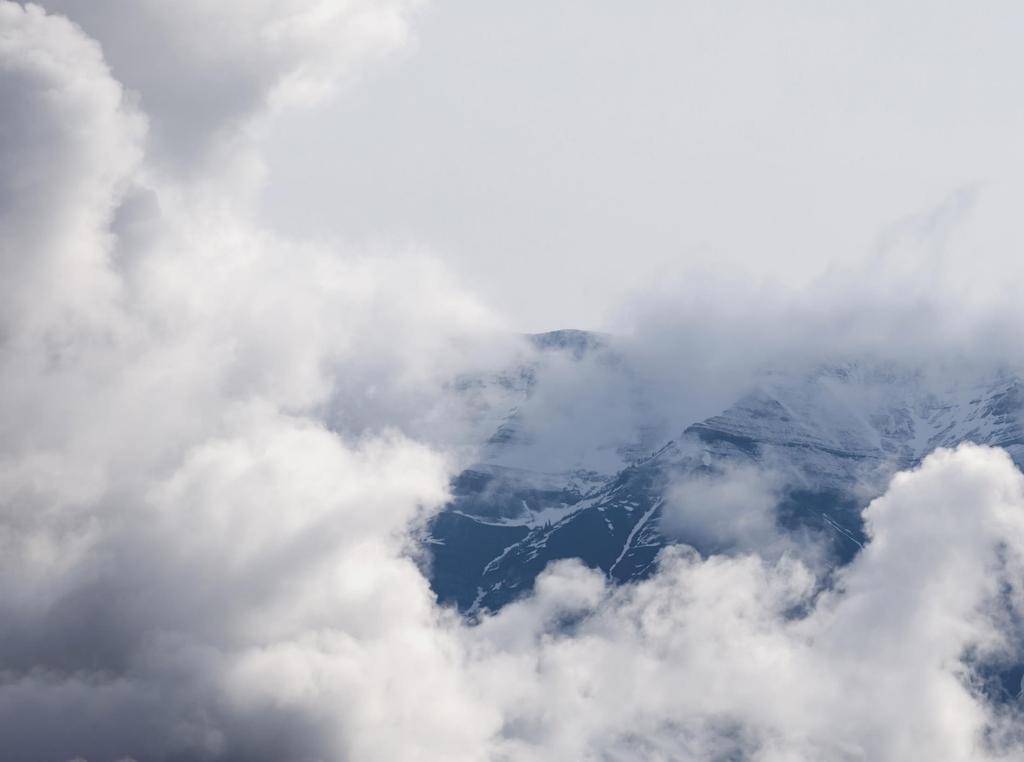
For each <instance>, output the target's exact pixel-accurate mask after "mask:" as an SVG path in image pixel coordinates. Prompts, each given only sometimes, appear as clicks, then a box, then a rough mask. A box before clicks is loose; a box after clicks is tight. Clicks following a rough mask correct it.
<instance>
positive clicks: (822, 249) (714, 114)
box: [262, 0, 1024, 331]
mask: <svg viewBox="0 0 1024 762" xmlns="http://www.w3.org/2000/svg"><path fill="white" fill-rule="evenodd" d="M1022 34H1024V11H1022V10H1021V8H1020V6H1019V5H1018V4H1015V3H1006V2H991V3H985V4H984V5H983V6H981V7H977V6H971V5H965V4H963V3H948V2H939V3H930V4H929V5H928V7H927V8H926V9H925V8H922V7H921V5H920V3H914V2H904V1H902V0H897V2H891V3H855V4H851V3H814V2H793V1H792V0H783V1H781V2H775V3H742V2H722V3H694V2H662V1H661V0H652V2H645V3H642V4H640V5H639V6H638V5H637V4H635V3H633V4H627V3H621V2H610V1H605V0H601V1H600V2H577V1H575V0H553V1H552V2H543V3H540V2H525V3H502V4H493V3H478V2H472V0H437V1H436V2H433V3H430V4H427V5H426V6H424V7H422V8H420V9H418V11H417V12H416V15H415V21H414V23H413V29H412V35H413V40H412V42H411V44H410V46H409V47H408V48H407V49H406V50H405V51H403V53H402V54H401V55H400V56H396V57H395V58H394V59H392V60H390V61H388V62H387V63H386V64H385V65H383V66H381V67H380V68H379V69H377V70H375V71H373V72H372V73H369V74H367V75H366V77H365V78H364V79H363V80H362V81H360V82H358V83H356V84H354V86H353V87H352V88H351V90H350V91H349V92H347V93H346V96H345V97H344V98H339V99H338V100H336V101H335V102H334V103H333V104H331V105H330V106H328V107H326V108H324V109H319V110H315V111H305V112H295V113H294V114H293V115H292V116H289V117H286V118H284V119H281V120H279V121H278V122H277V123H276V124H275V125H274V126H273V127H272V128H271V129H270V130H269V136H268V148H267V159H266V160H267V165H268V169H269V171H270V173H271V176H272V177H274V178H275V180H274V182H271V183H269V184H268V186H267V188H266V189H265V192H264V199H263V207H262V208H263V210H264V214H265V215H266V218H267V219H269V220H271V221H273V223H274V224H275V226H278V227H280V229H282V230H286V231H288V232H289V233H292V234H314V235H321V234H323V235H334V234H340V235H345V236H349V237H352V238H355V239H360V240H363V239H370V240H376V239H384V240H387V241H391V242H397V243H403V244H409V245H416V246H423V247H427V248H429V249H430V250H432V251H434V252H435V253H436V254H437V256H439V257H441V258H443V259H444V260H445V261H446V262H447V263H448V264H450V265H451V266H452V268H453V269H454V270H455V271H456V272H457V273H458V274H459V275H460V277H462V278H463V279H464V280H465V282H466V283H467V284H468V285H469V287H470V288H472V289H473V290H475V291H476V292H478V293H480V294H482V295H483V297H484V298H485V300H486V301H487V302H488V303H489V304H491V305H494V306H495V307H496V308H497V309H500V310H501V311H502V313H503V314H505V315H507V316H508V318H509V320H510V322H511V324H513V325H515V326H517V327H519V328H520V329H522V330H530V331H539V330H550V329H554V328H562V327H578V328H594V329H609V330H613V331H617V330H624V329H625V328H626V326H627V323H628V321H627V319H626V318H625V317H624V316H623V315H622V314H621V311H620V310H619V309H618V307H619V305H620V304H621V303H622V301H623V300H625V299H628V298H629V297H630V296H631V295H633V294H635V293H637V292H642V291H643V290H644V289H645V288H647V287H648V286H650V285H651V284H653V283H658V282H661V281H663V280H664V279H666V278H669V279H679V278H682V277H686V276H687V275H688V274H689V273H691V272H692V271H700V270H702V269H705V268H708V267H710V268H713V269H716V270H719V269H721V270H724V271H726V272H732V271H738V272H740V273H742V277H744V278H747V279H753V278H761V279H765V280H767V281H776V280H781V281H784V282H786V283H790V284H792V283H801V284H806V283H810V282H813V280H814V279H815V278H816V277H818V276H819V275H820V274H821V273H822V272H823V271H824V270H826V269H827V268H828V267H829V266H831V265H835V264H836V263H839V264H848V263H850V262H860V261H863V260H864V259H865V258H866V257H868V256H869V255H870V254H871V252H872V250H873V249H874V248H875V247H876V246H877V245H878V239H879V237H880V236H882V235H883V234H884V231H885V230H886V229H887V228H888V227H889V226H891V225H893V224H897V223H898V222H899V221H900V220H903V219H904V218H906V217H908V216H911V215H916V214H923V213H925V212H927V211H928V210H930V209H933V208H935V207H938V206H940V205H941V204H942V203H943V202H945V201H946V200H947V199H948V198H949V197H951V196H953V195H955V194H956V193H958V192H963V191H965V190H971V189H976V188H980V187H990V186H995V187H996V188H998V187H999V186H1000V185H1001V184H1003V183H1008V182H1014V181H1015V180H1016V179H1017V178H1019V177H1020V176H1021V172H1022V170H1024V146H1022V141H1021V140H1020V135H1021V134H1024V105H1022V104H1021V100H1020V98H1019V97H1018V93H1019V92H1020V91H1021V89H1022V87H1024V81H1022V78H1024V73H1022V72H1024V66H1022V65H1021V63H1022V61H1021V53H1020V47H1019V44H1018V42H1019V40H1020V38H1021V36H1022ZM299 188H301V189H302V192H297V190H296V189H299ZM693 277H697V276H696V275H694V276H693Z"/></svg>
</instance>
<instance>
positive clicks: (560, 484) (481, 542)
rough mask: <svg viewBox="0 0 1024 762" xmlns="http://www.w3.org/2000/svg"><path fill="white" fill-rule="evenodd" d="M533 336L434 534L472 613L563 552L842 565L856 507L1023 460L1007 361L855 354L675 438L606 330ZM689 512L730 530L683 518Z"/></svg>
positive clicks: (624, 575) (773, 382) (755, 395)
mask: <svg viewBox="0 0 1024 762" xmlns="http://www.w3.org/2000/svg"><path fill="white" fill-rule="evenodd" d="M531 342H532V343H533V345H534V346H535V347H536V349H537V353H538V359H537V360H536V361H535V362H534V363H533V364H532V365H531V366H529V367H527V368H524V369H520V370H519V371H518V372H517V373H513V374H512V375H514V376H515V377H516V378H519V379H525V381H523V383H521V384H520V386H519V387H517V389H516V395H517V396H516V399H515V400H514V401H513V404H512V405H511V407H510V408H509V409H508V411H507V412H506V414H505V415H504V416H503V417H502V419H501V421H500V423H499V424H498V425H497V426H496V428H495V431H494V433H493V434H492V436H491V437H490V439H489V441H488V442H487V444H486V446H485V447H484V448H483V449H482V452H483V454H484V456H483V458H482V461H483V462H481V463H479V464H477V465H475V466H473V467H471V468H469V469H467V470H466V471H465V472H463V473H462V474H461V475H460V476H459V477H458V478H457V479H456V480H455V483H454V484H453V492H454V500H453V501H452V503H451V504H450V505H449V506H448V507H447V509H446V510H445V511H443V512H442V513H441V514H440V515H438V516H437V517H436V518H435V519H434V521H433V522H432V523H431V525H430V527H429V536H428V537H427V538H426V541H427V542H428V543H429V547H430V550H431V554H430V555H431V563H430V575H431V582H432V585H433V587H434V590H435V592H436V593H437V594H438V597H439V599H440V600H442V601H443V602H446V603H452V604H455V605H457V606H458V607H459V608H460V609H461V610H463V611H465V612H473V611H475V610H477V609H479V608H489V609H496V608H500V607H501V606H503V605H504V604H506V603H508V602H509V601H511V600H514V599H515V598H516V597H517V596H519V595H521V594H523V593H524V592H525V591H528V590H529V589H531V587H532V585H533V582H534V580H535V578H536V576H537V575H538V574H539V573H540V572H541V571H542V570H543V569H544V567H545V566H546V565H547V564H548V563H550V562H551V561H554V560H556V559H560V558H579V559H581V560H582V561H583V562H584V563H586V564H588V565H590V566H592V567H596V568H600V569H602V570H603V571H604V572H605V573H606V574H607V575H608V576H609V577H610V578H612V579H614V580H616V581H619V582H626V581H629V580H634V579H638V578H642V577H643V576H645V575H646V574H649V573H650V572H651V570H652V569H653V568H654V565H655V563H656V558H657V555H658V553H659V551H660V550H661V549H662V548H664V547H665V546H666V545H668V544H670V543H686V544H688V545H691V546H693V547H694V548H696V549H697V550H698V551H699V552H702V553H722V552H726V553H728V552H732V551H734V550H738V549H739V550H742V549H748V550H749V549H754V550H759V551H762V552H763V551H765V550H770V548H766V547H765V546H768V545H772V544H775V545H778V546H779V547H786V548H790V549H792V548H793V547H797V546H800V547H810V548H814V549H815V551H816V552H817V553H819V555H821V556H823V557H824V559H825V562H826V563H830V564H839V563H843V562H845V561H847V560H848V559H850V558H852V556H853V555H854V554H855V553H856V552H857V550H858V548H859V547H860V546H861V544H862V542H863V540H864V529H863V527H862V525H861V520H860V511H861V509H862V508H863V507H864V506H865V505H866V504H867V502H869V501H870V499H871V498H872V497H874V496H875V495H877V494H879V493H880V492H881V491H882V490H883V489H884V487H885V484H886V482H887V479H888V477H889V475H890V474H891V473H892V472H893V471H895V470H898V469H903V468H907V467H909V466H912V465H914V464H915V463H917V462H919V461H920V460H921V459H922V458H923V457H924V456H925V455H927V454H928V453H929V452H931V451H932V450H933V449H935V448H936V447H941V446H952V445H956V444H958V443H960V442H964V441H972V442H976V443H982V444H991V445H998V446H1001V447H1004V448H1006V449H1007V450H1008V451H1009V452H1010V454H1011V455H1012V456H1013V458H1014V459H1015V460H1016V461H1017V462H1018V463H1022V462H1024V425H1022V411H1024V382H1022V380H1021V378H1020V377H1019V376H1018V375H1017V374H1015V373H1012V372H1010V371H1007V370H1005V369H997V370H987V371H985V372H983V373H965V372H957V373H956V374H955V375H951V374H949V373H944V372H942V371H941V370H936V369H935V368H930V369H925V368H920V367H911V366H908V365H904V364H899V363H892V362H880V361H870V360H860V361H857V362H853V361H844V362H837V363H825V364H820V365H818V366H814V367H803V368H800V369H790V370H774V371H765V372H762V373H759V374H758V375H757V376H756V378H754V379H752V381H751V384H750V385H749V388H748V389H747V390H746V392H745V393H743V394H742V395H741V396H740V397H739V398H738V399H736V400H735V402H734V403H733V404H732V405H730V406H728V407H727V408H726V409H724V410H722V411H721V412H720V413H719V414H717V415H714V416H711V417H709V418H706V419H704V420H700V421H696V422H693V423H691V424H690V425H688V426H685V427H684V428H683V430H682V431H680V432H676V433H675V435H673V434H672V432H670V431H667V430H666V426H667V421H668V420H669V419H670V418H671V415H669V414H667V413H666V411H664V410H659V408H658V406H657V404H654V403H653V402H652V400H651V398H650V392H649V389H647V388H645V386H644V384H643V383H642V382H641V381H640V380H639V379H638V378H637V376H636V374H635V373H633V371H632V370H631V369H630V368H629V365H628V362H626V361H625V359H624V357H623V355H621V354H620V353H618V352H617V351H616V349H615V348H614V345H613V342H611V341H610V340H609V339H608V338H607V337H601V336H596V335H593V334H587V333H584V332H577V331H559V332H555V333H552V334H542V335H540V336H535V337H531ZM737 474H738V475H740V476H737ZM751 475H753V476H751ZM751 480H753V481H752V482H751ZM695 483H696V484H697V485H698V486H700V489H696V490H694V489H690V488H689V487H690V486H692V485H693V484H695ZM716 483H720V484H725V485H726V486H725V487H724V488H722V489H717V488H716V487H714V485H715V484H716ZM737 483H739V484H748V483H753V484H754V485H755V489H754V490H753V491H752V492H751V491H749V490H748V491H746V492H744V491H743V490H740V491H739V492H737V491H736V488H735V485H736V484H737ZM707 485H711V486H710V487H707ZM716 489H717V492H716ZM709 490H710V491H709ZM716 495H718V497H716ZM722 496H724V498H723V497H722ZM701 501H709V504H708V505H695V504H694V503H695V502H701ZM711 501H713V502H714V504H711ZM762 504H763V505H762ZM694 511H698V512H701V511H704V513H701V514H700V515H702V516H703V517H704V518H702V522H703V524H707V523H709V522H708V519H709V518H710V519H711V521H710V523H711V524H713V525H715V526H716V527H717V529H716V530H715V531H713V532H709V531H707V530H706V528H705V527H703V526H702V525H701V524H700V523H696V522H693V521H690V520H688V518H687V517H688V516H689V515H691V514H692V513H693V512H694ZM708 511H711V513H710V514H708V513H707V512H708ZM751 527H753V528H754V529H756V531H748V530H749V529H750V528H751Z"/></svg>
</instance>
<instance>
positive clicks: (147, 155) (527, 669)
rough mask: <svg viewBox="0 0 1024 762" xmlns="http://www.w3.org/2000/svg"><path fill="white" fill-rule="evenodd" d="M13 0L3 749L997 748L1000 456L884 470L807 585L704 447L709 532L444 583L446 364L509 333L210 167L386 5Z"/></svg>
mask: <svg viewBox="0 0 1024 762" xmlns="http://www.w3.org/2000/svg"><path fill="white" fill-rule="evenodd" d="M46 8H47V10H43V9H42V8H40V7H38V6H35V5H22V4H17V3H12V2H3V3H0V73H2V77H0V105H2V110H0V120H2V122H0V125H2V127H0V268H2V270H0V296H2V300H0V302H2V303H0V382H2V388H3V394H2V396H0V435H2V436H0V579H3V584H2V585H0V622H2V626H0V758H3V759H12V760H70V759H76V758H79V759H86V760H89V762H106V761H107V760H111V761H113V760H122V759H135V760H138V761H139V762H145V761H147V760H188V761H191V760H247V761H249V762H253V761H259V760H268V762H269V761H270V760H275V761H277V760H296V761H298V760H320V759H327V760H347V759H352V760H371V761H372V760H381V761H384V760H396V759H402V760H467V761H475V760H491V759H493V760H515V761H518V760H557V759H593V760H615V759H621V760H632V759H650V760H657V759H701V760H704V759H737V758H749V759H758V760H811V759H829V760H832V759H834V760H846V759H850V760H852V759H880V760H903V759H908V758H927V759H948V760H968V759H985V758H988V757H992V758H996V757H998V756H999V755H1000V754H1003V753H1005V754H1010V755H1013V754H1017V755H1019V754H1020V753H1021V749H1020V746H1019V741H1020V738H1019V737H1018V736H1019V732H1018V731H1017V729H1016V728H1017V727H1018V725H1017V724H1016V721H1017V717H1016V711H1017V709H1016V706H1015V705H1014V704H1013V703H1012V702H1006V701H1003V702H995V701H993V700H992V699H991V698H990V697H989V694H990V693H991V692H992V691H991V682H992V679H993V676H994V675H998V674H1000V669H1002V668H1003V667H1005V666H1009V665H1012V664H1015V663H1018V662H1019V661H1020V660H1021V654H1020V653H1018V651H1019V643H1020V636H1021V634H1022V633H1021V632H1020V628H1021V623H1020V622H1021V615H1022V613H1024V611H1022V607H1024V599H1022V592H1021V590H1020V582H1019V580H1020V579H1021V578H1024V568H1022V567H1024V484H1022V482H1024V477H1022V476H1021V474H1020V473H1019V472H1018V471H1017V469H1016V468H1015V467H1014V466H1013V464H1012V463H1011V462H1010V460H1009V458H1008V457H1007V456H1006V455H1005V454H1004V453H1002V452H1000V451H996V450H990V449H984V448H978V447H973V446H966V447H962V448H960V449H958V450H956V451H940V452H938V453H936V454H934V455H932V456H931V457H929V458H928V459H927V460H926V461H925V463H924V464H923V465H922V466H921V467H920V468H919V469H918V470H916V471H913V472H909V473H904V474H900V475H898V476H897V477H896V478H895V479H894V480H893V482H892V485H891V487H890V489H889V490H888V492H887V493H886V495H885V496H884V497H882V498H880V499H878V500H876V501H875V502H873V503H872V504H871V505H870V507H869V508H868V509H867V511H866V514H865V518H866V520H867V526H868V528H869V534H870V542H869V543H868V545H867V546H866V548H865V550H864V551H863V552H862V553H861V554H860V555H859V556H858V557H857V558H856V559H855V560H854V562H853V563H852V564H851V565H849V566H848V567H847V568H845V569H844V570H842V571H841V572H839V573H838V574H837V576H836V578H835V579H834V580H833V584H832V585H831V587H828V588H825V587H824V586H823V585H822V584H821V580H820V579H818V578H817V577H816V575H815V572H814V570H813V569H811V568H809V567H808V565H806V564H805V563H804V562H803V561H801V560H800V559H799V558H797V557H796V556H794V555H793V554H791V553H788V552H784V550H783V552H778V553H773V554H766V556H765V557H762V556H761V555H758V554H757V553H754V552H753V550H754V548H755V546H758V545H760V544H763V541H764V535H766V534H770V531H769V526H770V524H769V523H768V522H766V521H765V516H767V515H768V514H770V510H771V496H772V494H773V490H774V489H775V486H774V482H772V480H771V478H770V477H769V476H766V475H764V474H755V473H753V472H747V471H743V470H739V471H732V470H724V471H722V472H721V473H717V474H715V475H713V477H709V481H707V482H694V483H687V484H684V485H679V486H678V489H677V493H675V498H676V499H677V500H678V505H679V512H678V513H677V514H676V517H677V519H678V520H679V521H683V522H689V523H690V524H693V525H696V526H700V527H704V528H706V529H707V531H708V532H710V533H711V535H712V536H714V537H719V536H720V537H721V538H724V539H725V540H735V539H737V538H739V539H740V540H741V542H739V543H738V547H736V548H735V549H734V552H732V553H731V555H728V556H719V555H713V556H710V557H704V558H702V557H700V556H698V555H696V554H695V553H690V552H688V551H686V550H685V549H677V550H675V551H674V552H670V553H668V554H667V555H666V556H665V558H664V559H663V560H662V565H661V569H660V571H659V572H658V573H657V574H656V575H654V576H653V577H652V578H651V579H649V580H647V581H645V582H642V583H639V584H636V585H632V586H625V587H620V588H614V587H610V586H609V585H608V583H607V581H606V580H605V579H604V578H603V577H602V576H601V575H599V574H597V573H596V572H594V571H592V570H588V569H584V568H583V567H581V566H580V565H579V564H576V563H571V562H570V563H562V564H558V565H555V566H554V567H552V568H551V569H549V570H548V571H547V572H546V573H545V574H544V575H543V576H542V577H541V579H540V580H539V582H538V585H537V589H536V592H535V593H534V594H533V595H531V596H529V597H527V598H524V599H522V600H520V601H518V602H516V603H514V604H512V605H509V606H507V607H506V608H504V609H502V610H501V611H500V612H499V613H496V614H484V615H482V617H481V620H480V621H479V622H478V623H476V624H474V625H470V624H468V623H466V622H464V621H462V620H461V619H460V618H458V617H457V616H456V615H455V613H454V612H452V611H450V610H446V609H443V608H440V607H438V606H437V605H436V603H435V601H434V599H433V595H432V593H431V591H430V589H429V587H428V584H427V581H426V579H425V578H424V577H423V575H422V573H421V571H420V568H419V566H418V565H417V562H416V558H415V556H416V554H417V551H416V548H415V543H414V535H415V531H416V528H417V527H418V526H419V525H420V524H421V522H422V521H423V520H424V519H425V518H426V517H427V516H428V515H429V514H430V513H431V512H432V511H435V510H437V509H438V508H439V507H440V506H441V505H443V503H444V502H445V500H446V499H447V496H448V483H449V478H450V476H451V474H452V473H453V471H454V470H455V469H456V468H457V467H458V465H459V462H460V458H461V457H463V452H462V451H461V450H460V448H459V447H458V445H459V444H460V443H462V442H465V441H467V439H472V436H471V435H472V433H473V431H474V426H475V425H476V424H477V421H476V420H475V414H474V410H469V411H467V410H465V409H463V408H461V407H460V403H459V402H458V400H457V399H456V397H454V396H453V395H452V393H451V385H450V384H449V383H448V381H449V380H450V379H452V378H454V377H455V376H456V375H458V374H459V373H461V372H467V371H471V370H473V369H474V368H476V367H479V366H487V367H491V366H493V364H494V363H495V361H496V360H500V359H501V358H505V357H506V356H509V355H510V354H512V353H514V352H520V351H525V350H524V349H523V348H522V347H518V346H517V345H516V343H515V342H514V341H509V340H499V339H496V338H493V336H494V334H493V333H492V331H493V329H494V328H495V327H496V326H498V325H499V323H498V322H497V321H496V320H495V318H494V317H493V316H491V315H490V314H489V313H488V311H487V310H486V308H484V307H482V306H481V305H480V304H479V303H477V302H476V301H475V300H474V299H473V298H472V296H470V295H467V294H466V293H465V292H464V291H463V290H461V289H460V288H459V286H458V285H457V283H455V282H454V280H453V279H452V278H451V277H450V276H449V275H447V274H446V273H445V272H444V270H443V268H442V267H441V266H440V265H438V264H437V263H436V262H433V261H432V260H430V259H429V258H426V257H424V256H423V255H422V254H421V253H418V252H415V251H405V252H399V253H397V254H395V253H390V252H379V251H371V250H362V251H353V250H345V249H342V250H339V249H335V248H330V247H326V246H324V245H322V244H319V243H312V242H302V241H290V240H282V239H281V238H280V237H278V236H275V235H274V234H272V233H270V232H268V231H266V230H264V229H263V228H262V227H261V226H260V225H259V224H258V223H257V221H255V220H254V219H253V216H252V214H251V213H250V212H249V211H248V208H247V206H246V204H245V198H244V196H245V194H244V188H245V186H246V181H245V178H243V181H242V182H239V178H238V175H236V174H235V172H236V169H237V165H236V164H235V163H234V161H233V159H232V156H233V155H234V154H233V152H234V151H236V150H237V151H238V153H239V154H240V155H246V156H248V155H249V152H250V151H251V150H253V145H254V144H253V143H252V142H250V140H249V137H250V136H248V135H246V134H245V133H246V130H247V129H248V128H249V127H251V126H252V124H253V120H254V119H258V118H263V117H265V116H266V114H267V113H269V112H268V111H267V109H268V108H271V109H272V108H273V107H275V106H278V105H281V104H283V103H286V102H288V101H289V100H292V99H294V98H300V99H304V98H305V96H306V95H307V94H309V93H314V94H320V93H321V92H322V91H323V90H324V89H325V88H329V87H330V86H332V84H333V83H335V82H336V81H337V78H338V76H341V77H342V78H344V77H345V76H352V75H353V73H354V72H355V71H356V68H355V67H358V66H361V65H362V64H364V63H365V62H367V61H372V60H374V59H376V58H377V57H378V56H379V55H380V54H382V53H383V52H386V51H389V50H392V49H393V48H395V46H396V45H399V44H400V43H402V42H403V41H404V40H405V39H406V38H407V36H408V29H407V24H408V10H409V8H408V7H407V5H406V4H402V3H395V4H370V3H366V4H361V3H338V4H334V3H319V2H314V1H313V0H309V1H308V2H299V1H298V0H296V2H290V3H266V4H264V3H259V4H217V5H216V8H214V7H213V6H211V5H209V4H204V3H184V4H180V3H179V4H176V5H175V6H174V8H173V11H172V10H170V6H168V7H167V8H164V6H163V5H160V4H155V3H138V4H131V6H130V7H129V6H128V5H124V4H118V5H117V8H116V9H112V7H108V6H107V5H106V4H90V5H89V7H88V8H86V7H84V6H80V5H79V4H72V3H67V4H59V3H53V4H50V3H47V4H46ZM60 12H66V13H68V14H70V15H71V18H72V19H73V20H74V22H76V23H72V21H69V20H68V19H66V18H64V17H63V16H61V15H60ZM121 14H123V15H121ZM126 20H130V21H131V22H132V25H131V28H132V30H133V35H131V36H128V35H126V34H124V33H118V31H117V29H118V28H119V26H118V25H119V24H121V23H124V22H125V21H126ZM76 24H77V25H76ZM335 43H336V44H337V49H335V47H334V46H335ZM150 54H151V55H150ZM135 63H138V64H139V66H138V67H134V64H135ZM172 75H180V77H177V76H172ZM207 75H209V76H213V77H214V79H213V82H212V84H210V86H209V87H207V84H206V80H205V77H206V76H207ZM200 96H202V97H200ZM203 97H205V98H208V99H209V100H208V101H203V99H202V98H203ZM196 99H198V100H196ZM234 99H237V100H234ZM235 138H237V139H238V141H239V142H238V143H237V144H236V143H235V142H234V140H235ZM208 151H214V152H222V153H219V155H218V157H217V158H218V159H223V161H208V159H209V158H210V157H209V155H208V153H207V152H208ZM176 162H180V163H181V165H182V167H187V168H188V171H187V172H180V173H179V172H175V171H169V170H168V167H169V166H172V165H174V164H175V163H176ZM218 173H224V174H223V176H222V175H221V174H218ZM212 187H218V188H222V189H223V188H229V187H239V188H241V191H240V196H241V199H240V200H231V201H229V202H226V203H207V202H208V201H209V200H210V198H211V195H210V189H211V188H212ZM723 335H724V334H723ZM609 383H613V382H609ZM618 383H619V381H618V380H615V381H614V384H618ZM597 396H598V398H599V399H604V395H603V394H598V395H597ZM477 412H478V411H477ZM697 503H700V505H701V506H708V505H716V506H718V507H719V511H718V512H716V514H715V515H714V516H704V515H702V514H701V513H700V511H702V510H706V508H699V509H697V508H695V507H694V506H696V505H697ZM723 511H724V512H732V513H731V515H734V516H738V518H739V519H740V520H739V521H738V522H734V523H733V524H726V523H723V522H722V521H721V520H720V518H721V512H723Z"/></svg>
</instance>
